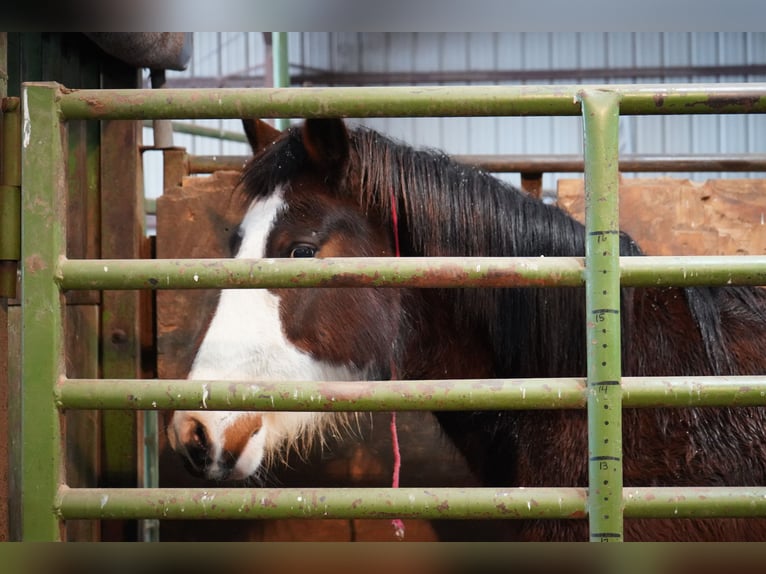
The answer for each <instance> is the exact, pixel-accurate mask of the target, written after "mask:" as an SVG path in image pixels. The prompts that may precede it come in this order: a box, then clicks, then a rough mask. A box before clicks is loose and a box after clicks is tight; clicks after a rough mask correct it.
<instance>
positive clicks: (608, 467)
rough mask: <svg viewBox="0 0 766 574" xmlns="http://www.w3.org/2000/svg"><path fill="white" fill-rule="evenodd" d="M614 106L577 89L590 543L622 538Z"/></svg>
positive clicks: (606, 97)
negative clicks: (582, 191)
mask: <svg viewBox="0 0 766 574" xmlns="http://www.w3.org/2000/svg"><path fill="white" fill-rule="evenodd" d="M619 105H620V100H619V96H618V95H617V94H614V93H609V92H602V91H586V92H583V95H582V112H583V114H582V115H583V139H584V143H583V147H584V155H585V231H586V243H585V315H586V331H587V335H586V339H587V341H588V348H587V360H588V361H587V362H588V368H587V381H588V386H587V388H588V508H589V515H588V516H589V520H590V539H591V541H593V542H599V541H600V542H620V541H622V537H623V524H622V497H621V493H622V388H621V387H620V379H621V377H622V365H621V356H620V349H621V341H620V235H619V214H618V198H619V193H618V190H619V185H620V177H619V172H618V171H617V155H618V146H617V143H618V125H619V123H618V122H619Z"/></svg>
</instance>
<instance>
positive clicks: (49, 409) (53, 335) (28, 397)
mask: <svg viewBox="0 0 766 574" xmlns="http://www.w3.org/2000/svg"><path fill="white" fill-rule="evenodd" d="M55 96H56V91H55V90H53V89H51V88H50V87H46V86H27V87H25V88H24V91H23V95H22V100H23V109H22V112H23V114H24V120H23V121H24V125H23V146H22V154H21V161H22V186H23V189H25V190H34V192H35V193H24V194H22V201H23V210H22V246H21V247H22V257H23V269H22V310H21V317H22V340H21V345H22V357H21V377H22V386H21V388H22V444H23V452H22V461H21V464H22V486H21V496H22V501H21V503H22V512H23V516H22V537H23V540H25V541H34V540H37V541H43V540H59V539H60V538H61V534H62V532H61V525H60V524H59V521H58V519H57V517H56V516H55V515H54V514H53V513H52V512H51V509H52V507H53V501H54V499H55V496H56V492H57V490H58V486H59V482H60V480H61V476H62V448H63V445H62V434H61V433H62V425H61V420H60V415H59V412H58V410H57V409H56V406H55V404H54V402H53V397H52V394H51V389H52V388H53V385H54V383H55V382H56V380H57V379H58V377H59V374H60V373H63V372H64V343H63V319H62V316H63V310H62V295H61V293H60V291H59V289H58V285H57V284H56V282H55V280H54V272H55V270H56V266H55V263H56V261H57V260H58V258H59V257H61V256H63V254H64V232H65V229H64V226H65V221H66V218H65V213H66V211H65V206H66V200H65V189H66V185H65V175H64V173H65V168H64V165H65V163H64V162H65V156H64V150H63V149H62V146H61V132H60V126H59V118H58V113H57V110H56V105H55Z"/></svg>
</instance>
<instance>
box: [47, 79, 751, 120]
mask: <svg viewBox="0 0 766 574" xmlns="http://www.w3.org/2000/svg"><path fill="white" fill-rule="evenodd" d="M60 90H61V100H60V105H61V111H62V113H63V114H64V117H66V118H67V119H89V118H94V119H162V118H166V119H185V118H242V117H259V118H280V117H300V118H308V117H357V118H370V117H391V116H399V117H425V116H526V115H545V116H577V115H580V113H581V109H580V102H579V100H578V99H577V98H576V97H575V96H576V94H578V93H580V92H591V93H596V92H607V91H608V92H610V93H614V94H618V95H619V96H620V97H621V99H622V102H621V105H620V113H622V114H624V115H631V114H642V115H646V114H689V113H694V114H703V113H709V114H723V113H764V112H766V87H765V86H764V85H763V84H758V83H751V84H747V83H740V84H697V85H687V86H684V85H667V84H655V85H652V84H644V85H641V84H638V85H632V84H631V85H619V84H612V85H609V86H603V85H598V86H574V85H553V86H537V85H525V86H427V87H400V86H384V87H364V88H361V87H352V88H338V87H332V88H310V87H301V88H228V89H226V88H224V89H205V90H199V89H197V90H191V89H168V90H162V91H161V92H158V91H156V90H154V91H152V90H69V89H66V88H63V87H60Z"/></svg>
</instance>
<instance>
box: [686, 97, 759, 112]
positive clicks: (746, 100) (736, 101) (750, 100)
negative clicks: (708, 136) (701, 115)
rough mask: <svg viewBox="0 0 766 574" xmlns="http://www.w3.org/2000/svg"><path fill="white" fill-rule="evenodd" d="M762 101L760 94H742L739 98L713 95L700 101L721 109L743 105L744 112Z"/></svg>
mask: <svg viewBox="0 0 766 574" xmlns="http://www.w3.org/2000/svg"><path fill="white" fill-rule="evenodd" d="M760 101H761V98H760V96H741V97H739V98H729V97H715V96H712V97H710V98H708V99H707V101H706V102H700V103H702V104H704V105H706V106H709V107H710V108H711V109H713V110H716V111H721V110H725V109H731V108H733V107H741V108H742V110H741V111H743V112H749V111H751V110H752V109H753V108H754V107H755V106H757V105H758V104H759V103H760ZM696 105H697V104H696V103H689V104H686V107H695V106H696Z"/></svg>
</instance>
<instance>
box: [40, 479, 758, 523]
mask: <svg viewBox="0 0 766 574" xmlns="http://www.w3.org/2000/svg"><path fill="white" fill-rule="evenodd" d="M586 496H587V492H586V489H584V488H507V489H496V488H398V489H391V488H342V489H337V488H336V489H333V488H312V489H298V488H208V489H199V488H197V489H193V488H158V489H147V488H112V489H105V488H87V489H86V488H82V489H79V488H78V489H70V488H67V487H62V488H61V489H60V491H59V493H58V497H57V500H56V505H55V510H56V513H57V514H58V515H59V516H60V517H61V518H63V519H98V518H102V519H135V518H143V517H149V518H161V519H166V520H179V519H213V518H216V519H277V518H304V519H329V518H336V519H338V518H343V519H350V518H377V519H386V518H405V519H408V518H421V519H422V518H425V519H453V520H454V519H460V520H462V519H552V518H558V519H582V518H585V517H586V516H587V508H586ZM623 503H624V505H625V516H626V517H628V518H648V517H654V518H701V517H704V518H713V517H719V518H722V517H740V518H746V517H757V516H764V515H766V488H764V487H718V488H707V487H685V488H664V487H653V488H648V487H644V488H627V489H625V492H624V495H623Z"/></svg>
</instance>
